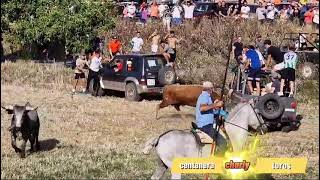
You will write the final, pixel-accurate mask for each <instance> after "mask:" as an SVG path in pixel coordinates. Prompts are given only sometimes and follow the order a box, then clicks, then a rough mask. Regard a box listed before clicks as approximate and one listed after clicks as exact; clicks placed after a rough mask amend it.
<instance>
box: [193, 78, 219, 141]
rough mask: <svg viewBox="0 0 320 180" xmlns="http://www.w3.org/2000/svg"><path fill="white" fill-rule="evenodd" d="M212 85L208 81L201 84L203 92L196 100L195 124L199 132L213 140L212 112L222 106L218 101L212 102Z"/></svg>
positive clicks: (213, 124)
mask: <svg viewBox="0 0 320 180" xmlns="http://www.w3.org/2000/svg"><path fill="white" fill-rule="evenodd" d="M212 91H213V84H212V83H211V82H209V81H206V82H204V83H203V90H202V93H201V94H200V96H199V97H198V100H197V105H196V123H197V126H198V127H199V128H200V130H201V131H203V132H205V133H207V134H208V135H209V136H210V137H212V138H213V135H214V130H213V128H214V127H215V124H216V122H215V119H214V110H217V109H219V108H221V107H222V106H223V102H222V101H220V100H218V99H217V100H214V102H212V97H211V95H212Z"/></svg>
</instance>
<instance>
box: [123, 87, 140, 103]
mask: <svg viewBox="0 0 320 180" xmlns="http://www.w3.org/2000/svg"><path fill="white" fill-rule="evenodd" d="M125 97H126V99H128V100H129V101H140V100H141V96H140V94H138V91H137V87H136V85H135V84H134V83H128V84H127V85H126V88H125Z"/></svg>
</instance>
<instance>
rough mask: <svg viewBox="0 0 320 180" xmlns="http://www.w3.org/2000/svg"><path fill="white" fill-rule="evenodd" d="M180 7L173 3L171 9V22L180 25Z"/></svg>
mask: <svg viewBox="0 0 320 180" xmlns="http://www.w3.org/2000/svg"><path fill="white" fill-rule="evenodd" d="M182 11H183V10H182V7H181V6H180V5H179V4H176V5H174V7H173V10H172V23H173V24H174V25H180V24H181V23H182V19H181V12H182Z"/></svg>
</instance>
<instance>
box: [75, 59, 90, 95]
mask: <svg viewBox="0 0 320 180" xmlns="http://www.w3.org/2000/svg"><path fill="white" fill-rule="evenodd" d="M86 63H87V61H86V60H85V55H83V54H81V55H80V56H79V57H78V58H77V60H76V69H75V72H74V73H75V76H74V81H73V89H72V93H75V92H76V89H77V85H78V82H79V85H80V87H82V92H83V93H84V92H86V87H85V83H84V79H85V77H86V76H85V66H86Z"/></svg>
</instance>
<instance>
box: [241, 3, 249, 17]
mask: <svg viewBox="0 0 320 180" xmlns="http://www.w3.org/2000/svg"><path fill="white" fill-rule="evenodd" d="M240 13H241V15H240V17H241V19H249V13H250V7H249V6H248V3H247V1H243V6H242V7H241V10H240Z"/></svg>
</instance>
